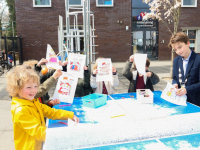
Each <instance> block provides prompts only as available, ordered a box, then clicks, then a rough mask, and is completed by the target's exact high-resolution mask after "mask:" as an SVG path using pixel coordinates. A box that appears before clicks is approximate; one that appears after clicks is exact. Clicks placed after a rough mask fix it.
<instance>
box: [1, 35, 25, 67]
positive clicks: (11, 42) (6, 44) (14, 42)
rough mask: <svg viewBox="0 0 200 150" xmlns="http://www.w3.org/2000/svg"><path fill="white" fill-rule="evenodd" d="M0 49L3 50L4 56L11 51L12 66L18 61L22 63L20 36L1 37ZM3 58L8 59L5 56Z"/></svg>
mask: <svg viewBox="0 0 200 150" xmlns="http://www.w3.org/2000/svg"><path fill="white" fill-rule="evenodd" d="M0 51H1V52H3V51H4V52H5V54H6V56H8V53H10V52H11V54H12V56H13V63H14V66H16V64H18V63H19V64H20V65H21V64H22V63H23V52H22V37H6V36H4V37H1V41H0ZM5 59H6V61H8V58H7V57H6V58H5Z"/></svg>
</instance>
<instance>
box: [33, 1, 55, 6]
mask: <svg viewBox="0 0 200 150" xmlns="http://www.w3.org/2000/svg"><path fill="white" fill-rule="evenodd" d="M35 1H36V0H33V7H52V6H51V0H49V5H35Z"/></svg>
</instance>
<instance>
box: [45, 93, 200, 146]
mask: <svg viewBox="0 0 200 150" xmlns="http://www.w3.org/2000/svg"><path fill="white" fill-rule="evenodd" d="M153 94H154V101H153V104H142V103H139V102H138V100H137V96H136V93H124V94H114V95H109V96H108V98H107V104H106V105H104V106H101V107H99V108H96V109H93V108H87V107H84V106H83V103H82V101H81V98H74V100H73V103H72V104H66V103H63V102H62V103H61V104H60V105H56V106H54V108H56V109H64V110H70V111H74V112H75V115H76V116H78V117H79V119H80V123H79V124H78V125H76V126H74V125H71V123H70V121H69V122H68V121H66V120H47V127H48V128H47V133H46V141H45V144H44V147H43V149H44V150H57V149H58V150H60V149H84V148H94V147H96V148H99V149H106V148H113V147H114V149H116V148H117V147H118V148H119V147H121V148H122V147H126V146H128V147H129V148H130V149H131V148H132V149H134V146H136V145H137V147H138V146H141V147H144V146H147V147H148V148H149V149H154V148H155V147H159V148H161V147H163V146H164V147H165V146H166V147H167V145H166V144H165V143H164V141H167V139H168V138H175V137H177V138H178V139H181V138H179V137H180V136H184V135H188V136H189V135H190V136H193V135H194V136H197V137H199V134H197V133H200V108H199V107H197V106H195V105H193V104H191V103H187V105H177V104H173V103H171V102H169V101H167V100H164V99H163V98H161V94H162V92H161V91H154V92H153ZM184 138H187V136H186V137H185V136H184ZM175 140H176V139H175ZM176 142H182V141H176ZM131 143H132V144H131ZM166 143H167V142H166ZM168 144H169V143H168ZM173 144H174V143H173ZM179 144H180V143H179ZM176 145H178V144H176ZM106 146H107V147H106ZM166 147H165V148H166ZM142 149H145V148H142Z"/></svg>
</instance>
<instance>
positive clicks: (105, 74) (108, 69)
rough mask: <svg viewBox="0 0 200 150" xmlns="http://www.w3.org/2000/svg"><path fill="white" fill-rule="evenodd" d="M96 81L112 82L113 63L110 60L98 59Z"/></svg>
mask: <svg viewBox="0 0 200 150" xmlns="http://www.w3.org/2000/svg"><path fill="white" fill-rule="evenodd" d="M97 69H98V73H97V76H96V81H97V82H99V81H112V62H111V59H110V58H105V59H98V65H97Z"/></svg>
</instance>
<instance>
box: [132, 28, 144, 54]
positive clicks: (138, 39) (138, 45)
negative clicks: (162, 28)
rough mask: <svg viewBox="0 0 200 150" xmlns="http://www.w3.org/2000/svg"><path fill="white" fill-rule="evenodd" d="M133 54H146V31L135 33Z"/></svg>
mask: <svg viewBox="0 0 200 150" xmlns="http://www.w3.org/2000/svg"><path fill="white" fill-rule="evenodd" d="M132 33H133V54H135V53H144V42H143V39H144V31H133V32H132Z"/></svg>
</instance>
